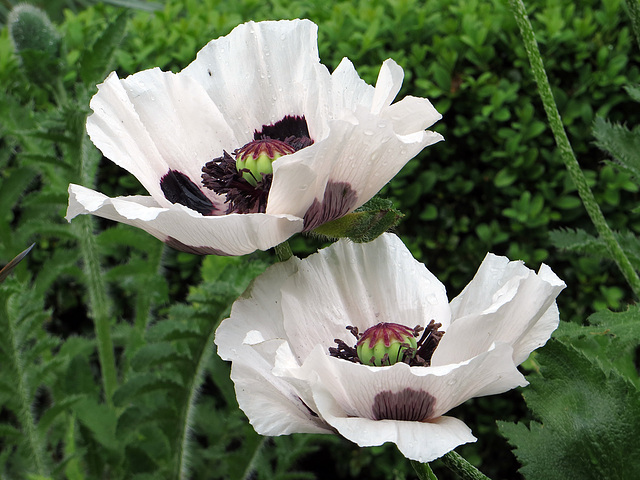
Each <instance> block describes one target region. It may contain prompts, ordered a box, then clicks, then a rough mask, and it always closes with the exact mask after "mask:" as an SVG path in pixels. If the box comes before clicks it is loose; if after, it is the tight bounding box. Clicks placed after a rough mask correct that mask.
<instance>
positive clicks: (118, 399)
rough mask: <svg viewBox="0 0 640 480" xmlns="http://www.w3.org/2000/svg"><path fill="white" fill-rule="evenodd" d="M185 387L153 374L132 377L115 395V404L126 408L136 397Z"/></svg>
mask: <svg viewBox="0 0 640 480" xmlns="http://www.w3.org/2000/svg"><path fill="white" fill-rule="evenodd" d="M182 387H183V386H182V385H180V384H179V383H176V382H175V381H174V380H171V379H168V378H161V377H158V376H157V375H154V374H151V373H141V374H138V375H135V376H133V377H131V378H130V379H129V380H128V381H127V382H126V383H125V384H123V385H122V386H120V388H118V389H117V390H116V391H115V393H114V394H113V403H114V404H115V405H116V406H119V407H121V406H124V405H125V404H126V403H127V402H130V401H132V400H133V399H135V397H138V396H140V395H142V394H145V393H149V392H153V391H157V390H170V389H181V388H182Z"/></svg>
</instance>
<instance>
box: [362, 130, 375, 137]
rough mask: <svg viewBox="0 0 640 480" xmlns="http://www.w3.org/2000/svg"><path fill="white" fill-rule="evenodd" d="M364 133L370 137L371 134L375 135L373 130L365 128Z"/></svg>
mask: <svg viewBox="0 0 640 480" xmlns="http://www.w3.org/2000/svg"><path fill="white" fill-rule="evenodd" d="M362 133H364V134H365V135H367V136H369V137H370V136H371V135H373V131H372V130H365V131H364V132H362Z"/></svg>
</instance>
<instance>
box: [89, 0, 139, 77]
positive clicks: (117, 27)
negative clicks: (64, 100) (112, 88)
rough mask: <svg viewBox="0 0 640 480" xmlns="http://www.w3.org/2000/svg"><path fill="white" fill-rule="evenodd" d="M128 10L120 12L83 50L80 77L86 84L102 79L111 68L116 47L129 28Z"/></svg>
mask: <svg viewBox="0 0 640 480" xmlns="http://www.w3.org/2000/svg"><path fill="white" fill-rule="evenodd" d="M127 19H128V12H127V11H126V10H123V11H122V12H120V13H119V14H118V15H117V16H116V17H115V18H114V19H113V20H112V21H111V22H109V24H108V25H107V27H106V28H105V29H104V30H103V31H102V33H101V34H100V36H99V37H98V38H97V40H96V41H95V43H94V44H93V45H92V46H90V47H89V48H87V49H86V50H84V51H83V54H82V57H81V58H80V62H79V63H80V68H79V70H80V78H82V81H83V82H84V83H85V84H86V85H93V84H96V83H98V82H100V81H102V80H104V77H105V76H106V75H107V73H108V72H109V70H110V69H111V62H112V61H113V56H114V54H115V51H116V48H117V47H118V45H120V42H122V39H123V38H124V35H125V31H126V28H127Z"/></svg>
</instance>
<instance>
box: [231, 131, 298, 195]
mask: <svg viewBox="0 0 640 480" xmlns="http://www.w3.org/2000/svg"><path fill="white" fill-rule="evenodd" d="M294 152H295V149H294V148H293V147H292V146H290V145H288V144H286V143H284V142H282V141H280V140H275V139H273V138H264V139H261V140H254V141H253V142H249V143H247V144H246V145H245V146H244V147H242V148H240V149H238V150H236V152H235V155H236V168H237V169H238V171H239V172H242V178H244V179H245V180H246V181H247V182H249V183H250V184H251V185H253V186H254V187H255V186H256V185H257V183H258V182H259V181H260V180H262V175H268V174H270V173H273V167H272V166H271V163H273V161H274V160H276V159H278V158H280V157H282V156H283V155H289V154H291V153H294Z"/></svg>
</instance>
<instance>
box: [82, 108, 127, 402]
mask: <svg viewBox="0 0 640 480" xmlns="http://www.w3.org/2000/svg"><path fill="white" fill-rule="evenodd" d="M80 125H81V126H79V127H78V128H77V129H76V135H77V137H76V138H77V142H78V143H77V152H75V153H77V158H79V159H80V160H81V161H80V181H81V183H82V184H83V185H86V186H88V187H89V188H91V187H95V173H96V170H97V165H98V161H99V159H100V157H99V156H98V155H95V154H93V155H92V153H95V152H92V151H91V150H90V149H89V148H88V147H89V145H88V142H89V139H88V137H87V135H86V134H85V132H84V121H82V122H81V124H80ZM74 223H75V224H76V225H77V227H76V228H78V229H79V232H78V233H79V238H80V250H81V253H82V257H83V259H84V265H83V270H84V276H85V279H86V282H87V286H88V292H89V307H90V308H89V313H90V315H91V318H92V319H93V323H94V329H95V332H96V342H97V345H98V359H99V360H100V371H101V374H102V383H103V387H104V394H105V400H106V402H107V404H108V405H112V401H111V399H112V397H113V392H114V391H115V389H116V387H117V385H118V376H117V373H116V361H115V355H114V353H113V341H112V339H111V323H110V318H111V315H110V310H111V309H110V302H109V298H108V296H107V286H106V283H105V281H104V276H103V275H102V268H101V265H100V256H99V254H98V248H97V246H96V240H95V236H94V231H93V217H92V216H90V215H82V216H81V217H80V218H77V219H76V220H75V221H74Z"/></svg>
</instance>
